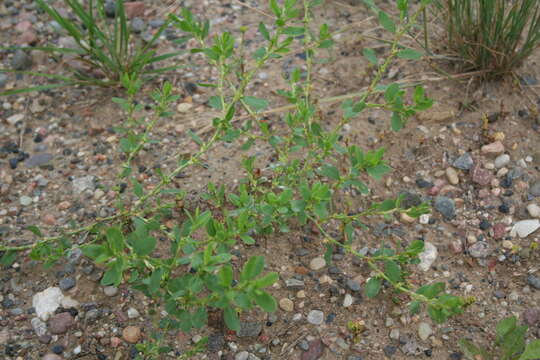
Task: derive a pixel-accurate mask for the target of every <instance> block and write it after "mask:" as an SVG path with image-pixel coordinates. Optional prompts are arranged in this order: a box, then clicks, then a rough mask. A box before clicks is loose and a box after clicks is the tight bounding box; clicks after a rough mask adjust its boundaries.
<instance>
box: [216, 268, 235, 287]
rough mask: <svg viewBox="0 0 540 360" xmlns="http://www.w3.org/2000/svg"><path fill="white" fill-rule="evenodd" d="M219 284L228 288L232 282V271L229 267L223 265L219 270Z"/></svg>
mask: <svg viewBox="0 0 540 360" xmlns="http://www.w3.org/2000/svg"><path fill="white" fill-rule="evenodd" d="M218 276H219V282H220V284H221V285H223V286H226V287H229V286H231V283H232V281H233V269H232V266H231V265H224V266H223V267H222V268H221V269H220V270H219V275H218Z"/></svg>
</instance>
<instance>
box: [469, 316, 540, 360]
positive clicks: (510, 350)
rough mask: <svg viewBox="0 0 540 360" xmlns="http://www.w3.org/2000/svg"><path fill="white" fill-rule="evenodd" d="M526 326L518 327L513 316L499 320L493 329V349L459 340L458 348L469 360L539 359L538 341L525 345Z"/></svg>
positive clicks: (539, 344) (539, 343) (539, 341)
mask: <svg viewBox="0 0 540 360" xmlns="http://www.w3.org/2000/svg"><path fill="white" fill-rule="evenodd" d="M527 330H528V327H527V325H518V320H517V319H516V317H515V316H512V317H509V318H505V319H503V320H501V321H500V322H499V323H498V324H497V326H496V329H495V332H496V334H495V342H494V344H493V349H485V348H483V347H481V346H477V345H475V344H474V343H472V342H471V341H469V340H467V339H461V340H460V341H459V346H460V347H461V349H462V350H463V353H464V354H465V356H466V358H467V359H469V360H492V359H500V360H534V359H538V358H540V340H534V341H531V342H530V343H528V344H526V342H525V337H526V334H527Z"/></svg>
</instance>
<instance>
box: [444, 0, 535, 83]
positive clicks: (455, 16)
mask: <svg viewBox="0 0 540 360" xmlns="http://www.w3.org/2000/svg"><path fill="white" fill-rule="evenodd" d="M436 4H437V7H436V8H437V9H438V12H439V13H440V15H441V17H443V18H445V19H446V22H447V32H448V42H449V45H450V48H452V49H454V50H455V51H456V52H457V55H458V56H459V57H460V58H461V59H463V61H464V65H465V70H478V71H481V72H482V73H483V74H484V76H486V77H497V76H500V75H503V74H506V73H508V72H511V71H512V70H513V69H515V68H516V67H517V66H519V65H521V64H522V63H523V61H524V60H525V59H526V58H527V57H528V56H529V55H530V54H531V53H532V51H533V50H535V49H536V48H537V47H538V44H539V43H540V3H539V2H538V1H537V0H515V1H508V0H438V1H437V2H436Z"/></svg>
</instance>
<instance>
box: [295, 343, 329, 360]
mask: <svg viewBox="0 0 540 360" xmlns="http://www.w3.org/2000/svg"><path fill="white" fill-rule="evenodd" d="M323 351H324V345H323V342H322V341H321V339H317V340H313V341H312V342H310V343H309V348H308V350H307V351H305V352H303V353H302V355H301V356H300V359H301V360H316V359H320V358H321V356H322V354H323Z"/></svg>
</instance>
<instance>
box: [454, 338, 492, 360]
mask: <svg viewBox="0 0 540 360" xmlns="http://www.w3.org/2000/svg"><path fill="white" fill-rule="evenodd" d="M458 344H459V348H460V349H461V351H463V353H464V354H465V356H466V357H467V358H468V359H471V360H474V359H477V358H478V357H477V356H478V355H480V356H481V359H486V360H488V359H491V357H490V356H489V354H487V352H486V351H485V350H484V349H482V348H480V347H477V346H476V345H474V344H473V343H472V342H470V341H469V340H466V339H460V340H459V342H458Z"/></svg>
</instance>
